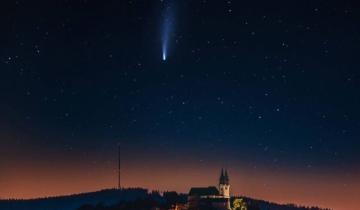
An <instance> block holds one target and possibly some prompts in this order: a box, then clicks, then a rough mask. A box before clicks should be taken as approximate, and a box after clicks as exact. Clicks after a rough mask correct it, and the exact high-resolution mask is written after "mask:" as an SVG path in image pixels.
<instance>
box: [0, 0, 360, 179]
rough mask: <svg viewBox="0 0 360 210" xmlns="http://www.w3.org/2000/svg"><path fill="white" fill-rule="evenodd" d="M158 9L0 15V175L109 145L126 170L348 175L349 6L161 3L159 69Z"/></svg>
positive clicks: (35, 9)
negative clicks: (149, 160)
mask: <svg viewBox="0 0 360 210" xmlns="http://www.w3.org/2000/svg"><path fill="white" fill-rule="evenodd" d="M167 3H168V2H167V1H165V0H164V2H161V1H145V0H144V1H140V0H139V1H135V0H134V1H101V2H100V1H92V0H88V1H56V2H55V3H54V2H52V1H51V2H50V1H37V2H36V3H34V2H29V1H16V3H14V2H10V1H9V2H6V1H4V2H2V3H1V25H2V27H1V34H0V42H1V48H0V59H1V63H0V66H1V72H0V73H1V76H0V99H1V101H0V116H1V118H0V131H1V136H0V137H1V144H0V147H1V149H0V151H2V152H3V153H4V155H3V157H2V160H1V162H0V163H3V166H5V165H9V164H10V163H11V164H15V165H16V164H17V163H18V162H21V161H22V160H23V158H24V157H19V156H18V154H20V153H21V154H25V155H26V156H27V157H26V159H35V160H36V159H44V156H45V157H48V158H46V159H48V161H49V162H51V161H54V160H57V161H58V160H64V162H66V163H68V164H71V159H72V158H75V159H76V158H79V156H81V157H83V156H84V154H86V155H85V156H86V157H88V156H91V157H95V159H96V158H99V159H107V158H110V159H112V160H113V159H114V157H113V154H114V151H115V150H116V144H117V142H121V144H122V145H123V150H124V151H123V153H124V157H125V161H126V159H127V158H128V159H130V158H131V155H133V154H134V153H138V156H140V157H145V156H147V155H148V154H149V153H154V152H161V153H162V155H160V156H161V157H162V158H167V159H171V158H174V159H181V156H171V155H170V154H173V153H176V154H179V153H181V154H183V155H184V156H186V157H190V159H192V160H201V161H202V160H207V161H215V160H216V161H218V162H220V163H221V164H223V165H227V164H230V163H234V162H235V163H242V164H245V165H246V166H248V167H257V166H261V167H265V168H271V169H281V170H295V171H297V170H300V171H303V170H309V171H311V172H313V171H314V170H315V171H322V170H324V171H327V170H333V171H338V172H343V171H346V173H350V174H351V173H355V172H354V171H356V172H358V170H359V168H358V167H359V162H360V155H359V154H360V153H359V152H360V143H359V138H360V134H359V130H360V129H359V128H360V122H359V117H360V112H359V108H358V107H360V96H359V91H360V85H359V84H360V83H359V82H360V81H359V80H360V73H359V67H360V66H359V59H358V54H359V53H358V51H359V47H360V30H359V24H358V21H357V20H359V19H360V17H359V14H360V11H359V10H358V7H356V5H355V3H351V2H346V1H342V2H339V1H337V2H335V1H286V2H285V1H284V2H280V1H279V2H272V1H271V2H261V1H255V2H249V1H247V2H244V1H215V0H208V1H174V2H172V4H171V7H173V8H172V11H174V24H173V26H175V27H174V28H173V29H172V30H171V31H172V32H173V33H172V34H170V40H169V45H170V47H169V53H168V60H167V61H166V62H163V61H162V60H161V56H162V54H161V53H162V52H161V32H162V28H161V27H162V23H163V15H162V14H163V11H164V8H165V7H166V4H167ZM219 157H220V158H219ZM83 161H87V159H86V158H83ZM14 162H15V163H14ZM314 173H316V172H314Z"/></svg>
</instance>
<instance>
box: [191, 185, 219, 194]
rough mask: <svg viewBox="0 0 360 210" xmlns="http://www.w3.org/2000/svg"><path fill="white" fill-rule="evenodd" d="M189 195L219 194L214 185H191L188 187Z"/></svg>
mask: <svg viewBox="0 0 360 210" xmlns="http://www.w3.org/2000/svg"><path fill="white" fill-rule="evenodd" d="M189 195H199V196H201V195H219V190H218V189H217V188H216V187H214V186H210V187H193V188H191V189H190V192H189Z"/></svg>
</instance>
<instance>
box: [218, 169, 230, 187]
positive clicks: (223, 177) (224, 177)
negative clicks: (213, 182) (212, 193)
mask: <svg viewBox="0 0 360 210" xmlns="http://www.w3.org/2000/svg"><path fill="white" fill-rule="evenodd" d="M219 183H220V184H229V175H228V172H227V170H226V169H225V170H224V169H221V175H220V179H219Z"/></svg>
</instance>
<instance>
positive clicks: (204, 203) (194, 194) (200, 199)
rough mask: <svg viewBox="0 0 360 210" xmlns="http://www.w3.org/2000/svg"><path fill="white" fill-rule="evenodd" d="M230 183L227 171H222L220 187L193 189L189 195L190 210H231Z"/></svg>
mask: <svg viewBox="0 0 360 210" xmlns="http://www.w3.org/2000/svg"><path fill="white" fill-rule="evenodd" d="M230 208H231V207H230V183H229V176H228V173H227V170H225V171H224V170H221V175H220V179H219V187H218V188H216V187H215V186H209V187H193V188H191V189H190V192H189V195H188V209H189V210H201V209H216V210H230Z"/></svg>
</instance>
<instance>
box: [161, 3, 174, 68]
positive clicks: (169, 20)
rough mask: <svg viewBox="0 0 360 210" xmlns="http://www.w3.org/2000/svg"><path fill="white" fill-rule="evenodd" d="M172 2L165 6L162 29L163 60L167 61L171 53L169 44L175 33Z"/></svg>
mask: <svg viewBox="0 0 360 210" xmlns="http://www.w3.org/2000/svg"><path fill="white" fill-rule="evenodd" d="M170 3H171V1H170V0H169V1H167V2H166V3H164V4H165V6H164V12H163V23H162V27H161V28H162V29H161V44H162V47H161V49H162V60H163V61H166V60H167V58H168V52H169V47H170V46H169V44H170V43H169V42H170V37H171V33H172V31H173V27H174V26H173V24H174V16H173V7H172V5H171V4H170Z"/></svg>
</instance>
